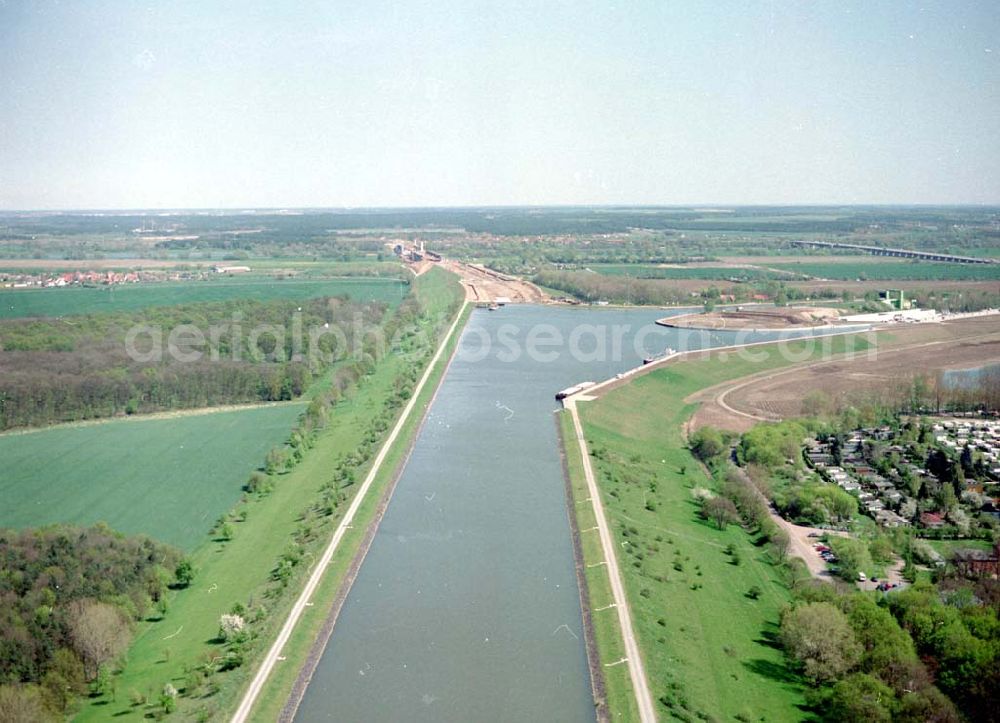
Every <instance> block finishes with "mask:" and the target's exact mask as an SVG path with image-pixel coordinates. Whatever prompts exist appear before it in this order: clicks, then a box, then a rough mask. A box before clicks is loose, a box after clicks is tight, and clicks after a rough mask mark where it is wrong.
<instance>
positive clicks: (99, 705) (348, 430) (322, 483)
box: [77, 270, 464, 721]
mask: <svg viewBox="0 0 1000 723" xmlns="http://www.w3.org/2000/svg"><path fill="white" fill-rule="evenodd" d="M414 293H416V294H418V295H419V296H420V299H421V302H422V305H423V313H422V315H421V317H420V319H419V321H418V325H419V327H420V328H421V330H422V331H423V332H425V333H431V332H433V334H432V335H431V336H432V338H429V339H428V341H427V347H428V351H429V352H431V353H432V352H433V350H434V349H435V348H436V347H437V345H438V343H439V341H440V339H439V338H438V337H437V336H436V334H438V333H443V332H444V331H445V330H447V329H448V328H449V326H450V324H451V321H452V319H453V318H454V316H450V317H449V318H443V315H445V314H447V313H448V312H449V310H453V309H456V308H462V307H460V306H456V304H460V300H461V299H462V298H463V296H464V294H463V290H462V288H461V286H460V284H459V283H458V281H457V279H456V278H455V277H454V276H453V275H452V274H449V273H447V272H445V271H441V270H434V271H431V272H428V273H427V274H424V275H423V276H421V277H420V278H419V279H417V280H415V281H414ZM460 328H461V327H460V324H459V326H458V327H457V329H460ZM457 338H458V335H457V332H456V334H455V335H454V336H453V339H452V341H451V345H452V347H453V345H454V344H455V343H457ZM448 357H449V354H444V355H442V360H441V361H440V362H439V363H438V364H437V365H436V368H435V369H434V371H433V373H432V376H431V378H430V379H429V383H428V384H427V385H425V387H424V390H423V392H422V394H421V396H420V398H418V403H417V404H416V405H415V407H414V409H413V413H412V414H411V417H410V418H409V420H408V422H407V424H406V425H405V429H404V430H403V431H402V433H401V435H400V437H399V438H398V439H397V443H396V444H395V445H394V447H393V449H392V450H391V452H390V454H389V456H388V457H387V458H386V460H385V462H384V464H383V467H382V468H381V469H382V472H381V473H380V474H379V476H378V478H377V479H376V481H375V483H374V484H373V488H372V489H370V490H369V494H368V496H367V497H366V498H365V501H364V503H363V504H362V505H361V506H360V508H359V510H358V512H357V514H356V516H355V518H354V522H353V527H352V528H351V529H350V530H348V532H347V534H346V535H345V537H344V538H343V540H342V544H341V545H340V546H339V548H338V549H337V552H336V554H335V555H334V557H333V560H332V561H331V563H330V565H329V566H328V568H327V571H328V572H327V574H326V575H325V577H324V580H323V583H322V586H321V587H320V588H319V590H318V592H317V594H316V596H315V602H316V604H315V606H313V607H311V608H309V610H308V612H307V613H306V614H305V615H304V616H303V617H302V619H301V620H300V623H299V626H298V627H297V628H296V631H295V634H294V636H293V637H292V639H291V640H290V641H289V643H288V644H287V646H286V647H285V649H284V651H283V657H284V658H285V660H284V661H282V662H281V663H280V664H279V666H278V667H277V668H276V669H275V671H274V674H273V677H272V678H271V680H270V681H269V684H268V686H267V687H266V688H265V690H264V694H263V695H262V697H261V699H260V700H259V703H258V708H257V709H256V710H255V718H256V719H259V720H274V719H276V718H277V714H278V712H279V711H280V709H281V707H282V705H283V704H284V700H285V697H287V693H288V691H289V690H290V688H291V686H292V684H293V682H294V680H295V676H296V674H297V672H298V669H299V667H300V665H301V663H302V661H303V659H304V658H305V655H306V653H307V652H308V650H309V644H310V643H311V641H312V639H313V638H314V636H315V635H316V632H317V631H318V630H319V628H320V627H321V626H322V623H323V621H324V619H325V617H326V612H327V611H328V610H329V607H330V603H331V601H332V600H333V598H334V596H335V593H336V590H337V589H338V587H339V585H340V583H341V582H342V580H343V579H344V575H345V573H346V572H347V570H348V568H349V566H350V563H351V561H352V559H353V558H354V555H355V553H356V551H357V550H358V547H359V545H360V543H361V541H362V539H363V537H364V534H365V530H366V528H367V526H368V523H369V522H370V521H371V520H372V519H373V517H374V516H375V512H376V509H377V507H378V502H379V500H380V498H381V497H382V494H383V493H384V491H385V489H386V487H387V486H388V484H389V482H390V481H391V480H392V479H393V477H394V475H395V473H396V470H397V468H398V467H399V465H400V463H401V461H402V460H403V459H404V458H405V456H406V453H407V451H408V449H409V446H410V444H411V441H412V439H413V438H414V436H415V434H416V431H417V429H418V428H419V424H420V421H421V419H422V418H423V413H424V411H425V410H426V408H427V406H428V404H429V402H430V399H431V397H432V396H433V392H434V390H435V389H436V387H437V383H438V381H439V380H440V378H441V376H442V375H443V373H444V369H445V367H446V366H447V359H448ZM426 359H428V360H429V359H430V355H428V356H427V357H426ZM413 364H414V362H413V361H412V360H411V359H409V358H407V357H406V356H404V355H401V354H388V355H387V356H385V357H384V358H383V359H382V360H381V361H380V362H379V363H377V364H376V365H375V367H374V370H373V371H372V372H371V373H370V374H369V375H368V376H365V377H363V378H362V379H361V381H360V382H359V383H358V384H357V385H356V386H355V387H354V388H353V389H351V390H350V391H349V392H348V393H347V394H346V395H345V397H344V398H343V399H342V400H341V401H340V402H338V403H337V404H336V406H335V407H334V408H333V409H332V411H331V414H330V418H329V422H328V424H327V426H326V427H325V428H324V429H323V430H322V431H321V432H320V433H319V434H318V435H317V436H316V438H315V440H314V442H313V444H312V448H311V449H309V451H308V452H306V453H305V455H304V457H303V459H302V461H301V462H300V463H299V464H298V465H296V466H295V467H293V468H292V469H291V471H290V472H288V473H287V474H282V475H279V476H277V477H276V478H275V479H274V481H273V489H272V490H271V491H270V492H269V493H267V494H264V495H246V496H245V497H244V500H243V501H242V502H241V503H240V504H238V505H237V507H236V508H234V509H233V510H232V511H231V512H230V513H229V515H228V516H227V521H228V522H227V524H226V525H225V527H226V528H227V533H228V534H223V535H217V536H216V537H215V538H214V539H211V540H206V542H205V543H204V544H203V545H201V546H200V547H198V548H197V549H196V550H195V551H194V552H193V553H192V554H191V560H192V562H193V565H194V568H195V570H196V576H195V579H194V582H193V583H192V584H191V586H190V587H188V588H186V589H182V590H178V591H175V592H173V593H171V595H170V596H169V598H168V610H167V612H166V614H165V615H164V616H163V617H162V618H161V619H158V620H150V621H147V622H143V623H142V624H141V625H140V627H139V628H138V630H137V633H136V636H135V638H134V640H133V642H132V645H131V647H130V649H129V651H128V654H127V662H126V663H125V664H124V665H123V666H122V669H121V670H120V672H119V673H118V674H116V675H114V676H113V677H112V678H111V680H110V682H109V684H108V686H107V687H106V692H105V694H103V695H100V696H96V697H92V698H90V699H88V700H87V701H86V702H85V703H84V706H83V708H82V710H81V711H80V712H79V713H78V715H77V719H78V720H84V721H87V720H107V719H109V718H111V717H115V718H121V719H123V720H134V719H141V718H144V717H149V716H153V717H157V716H160V715H163V714H164V712H165V710H166V708H168V707H169V708H172V709H176V712H175V713H174V714H173V715H180V716H182V717H184V718H185V719H194V720H222V719H224V718H225V717H227V714H228V713H229V712H230V711H231V710H232V709H233V708H234V707H235V705H236V703H237V701H238V699H239V696H240V695H241V693H242V690H243V689H244V687H245V686H246V684H247V682H248V681H249V679H250V677H251V676H252V673H253V671H254V668H255V666H256V663H257V662H258V661H259V659H260V658H261V656H262V655H263V654H264V652H265V651H266V650H267V648H268V646H269V645H270V643H271V641H272V640H273V639H274V637H275V635H276V634H277V631H278V630H279V629H280V627H281V625H282V623H283V622H284V620H285V617H286V616H287V614H288V611H289V610H290V608H291V606H292V604H293V602H294V600H295V597H296V594H297V591H298V590H299V589H300V588H301V586H302V584H303V582H304V580H305V579H306V578H307V576H308V574H309V573H310V572H311V571H312V569H311V568H312V565H311V561H312V560H313V559H316V558H318V557H319V555H320V554H321V553H322V550H323V549H324V547H325V546H326V544H327V542H328V540H329V539H330V536H331V535H332V534H333V531H334V530H335V529H336V527H337V525H338V522H339V520H340V519H341V518H342V517H343V514H344V512H345V510H346V508H347V506H348V504H349V503H350V501H351V499H352V498H353V496H354V494H355V492H356V490H357V488H358V487H359V486H360V485H359V484H357V483H355V484H351V485H348V486H346V487H343V488H340V489H339V491H340V492H341V493H342V494H343V499H342V500H341V502H340V503H339V504H338V505H337V506H336V508H335V509H334V510H333V511H332V512H330V513H329V514H326V513H322V512H320V513H317V512H316V510H317V506H318V503H319V502H320V500H322V499H323V492H324V489H327V488H328V487H329V483H330V480H331V476H332V474H333V471H334V468H335V467H336V464H337V462H338V460H341V459H344V458H348V457H350V456H351V455H353V454H355V452H356V451H357V450H358V449H359V448H361V447H362V446H368V447H371V446H374V445H378V444H380V443H381V441H382V439H384V438H385V436H386V435H387V434H388V430H389V429H391V428H392V426H393V424H394V423H395V421H396V419H397V418H398V416H399V412H400V411H401V409H402V407H400V408H399V409H397V411H396V413H395V414H394V415H393V417H392V420H391V422H392V423H390V424H389V425H387V426H385V428H384V429H383V431H381V433H379V434H378V435H377V439H375V440H373V439H372V433H373V423H375V422H376V421H377V420H379V419H380V415H383V414H384V410H385V408H386V401H387V400H388V399H390V398H391V397H392V396H393V395H394V394H396V393H397V392H398V386H397V385H398V382H399V380H400V378H401V377H400V375H401V373H404V372H405V373H406V374H412V372H413V369H412V367H413ZM420 371H422V370H420ZM375 428H377V427H375ZM370 464H371V462H370V461H369V462H368V463H366V464H364V465H363V466H361V467H359V468H358V470H357V472H358V476H357V477H358V480H360V479H361V478H363V476H364V475H365V474H366V473H367V471H368V468H369V467H370ZM191 504H192V505H197V499H196V498H194V497H192V500H191ZM226 537H228V539H225V538H226ZM290 555H294V557H292V558H291V559H297V563H295V564H294V565H293V566H291V567H290V568H289V570H290V572H288V570H285V569H284V568H285V567H286V566H284V565H283V564H282V561H283V560H286V559H289V556H290ZM279 572H282V573H285V572H288V574H284V575H277V573H279ZM237 606H239V608H242V609H243V610H244V611H245V612H244V613H243V614H244V615H245V616H246V619H247V622H248V624H249V629H250V634H249V636H248V639H247V640H246V641H245V644H243V645H242V646H241V647H240V648H239V652H238V655H237V656H233V655H232V652H233V647H232V646H231V645H230V646H228V647H227V646H224V645H223V641H221V640H219V639H218V635H219V627H220V624H219V623H220V616H221V615H222V614H223V613H229V612H230V611H232V610H233V609H234V608H237ZM227 668H228V670H227ZM167 685H170V686H172V687H173V688H174V689H176V690H177V691H178V692H179V695H177V696H176V697H174V700H173V702H172V703H170V702H166V701H165V700H164V696H163V693H164V689H165V686H167Z"/></svg>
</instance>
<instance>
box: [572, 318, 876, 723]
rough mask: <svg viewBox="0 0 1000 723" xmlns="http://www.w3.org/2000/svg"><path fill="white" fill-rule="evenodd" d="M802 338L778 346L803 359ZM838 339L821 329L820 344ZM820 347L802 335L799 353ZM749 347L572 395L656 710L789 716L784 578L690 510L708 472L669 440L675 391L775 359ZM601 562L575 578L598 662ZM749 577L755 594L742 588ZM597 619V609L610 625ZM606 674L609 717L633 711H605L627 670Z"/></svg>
mask: <svg viewBox="0 0 1000 723" xmlns="http://www.w3.org/2000/svg"><path fill="white" fill-rule="evenodd" d="M855 341H856V346H857V347H861V346H863V345H864V341H863V340H860V339H857V340H855ZM803 343H808V342H803ZM803 343H800V342H793V343H791V344H789V345H788V349H789V350H790V351H793V352H797V353H799V354H800V358H809V357H810V354H809V353H808V352H807V349H808V347H805V346H801V345H802V344H803ZM846 343H847V340H846V339H845V338H841V337H838V338H836V339H834V340H833V347H832V349H833V351H834V353H836V352H839V351H841V350H842V349H843V348H844V345H845V344H846ZM800 346H801V348H800ZM821 348H822V345H813V346H812V350H813V351H812V353H813V354H818V353H820V350H821ZM758 351H762V352H765V351H766V354H767V355H766V357H765V358H763V359H759V360H758V361H756V362H754V361H750V360H749V359H745V358H742V357H740V356H738V355H733V354H722V353H716V354H712V355H710V356H706V357H705V358H692V359H690V360H686V361H682V362H679V363H676V364H669V365H667V366H665V367H663V368H661V369H658V370H656V371H654V372H651V373H649V374H646V375H643V376H640V377H638V378H636V379H633V380H632V381H630V382H629V383H628V384H624V385H622V386H620V387H618V388H616V389H614V390H612V391H610V392H608V393H607V394H605V395H604V396H602V397H601V398H600V399H599V400H597V401H595V402H584V403H581V404H579V405H578V409H579V410H580V414H581V417H582V421H583V424H584V431H585V434H586V437H587V441H588V445H589V448H590V452H591V454H592V456H593V460H594V463H595V472H596V474H597V475H598V483H599V484H600V486H601V487H602V491H603V492H604V496H603V500H604V504H605V509H606V513H607V515H608V517H609V523H610V524H611V527H612V531H613V532H614V534H615V535H616V537H617V538H618V539H619V540H620V541H621V544H622V547H621V550H622V552H621V553H620V557H619V560H620V563H621V568H622V574H623V576H624V578H625V580H624V581H625V586H626V591H627V595H628V598H629V603H630V606H631V608H632V610H633V613H634V614H633V621H634V624H635V625H636V633H637V635H638V637H639V641H640V646H641V647H642V649H643V653H644V662H645V665H646V671H647V676H648V678H649V680H650V681H651V683H652V685H653V691H652V692H653V695H654V697H655V698H656V699H657V700H658V703H657V705H658V706H661V707H660V711H661V713H664V714H665V713H667V712H668V709H669V710H671V711H674V712H677V713H678V714H684V715H685V716H690V717H692V718H693V717H695V716H708V717H714V718H716V719H719V720H731V719H732V718H733V717H734V716H737V715H739V716H742V718H741V719H742V720H758V719H761V718H764V719H766V720H800V719H801V718H802V717H803V710H802V708H801V706H802V705H804V691H805V687H804V683H803V682H802V681H801V680H800V678H799V677H798V675H797V674H796V673H795V672H794V671H792V670H790V669H789V668H788V667H786V663H785V660H784V657H783V655H782V653H781V652H780V650H779V649H778V647H777V645H776V643H775V635H776V633H777V624H778V614H779V611H780V610H781V608H782V607H783V606H784V605H785V604H787V603H788V602H789V601H790V600H791V593H790V591H789V589H788V586H787V582H786V577H785V574H784V572H783V571H782V570H781V569H780V568H778V567H776V566H775V564H774V563H773V561H772V560H771V559H770V558H769V556H768V554H767V553H766V552H765V551H764V548H763V547H761V546H758V544H757V541H756V540H755V539H754V538H753V537H751V536H750V535H749V534H747V532H745V531H744V530H743V529H742V528H740V527H739V526H737V525H730V526H729V527H728V528H727V529H725V530H719V529H718V528H716V527H715V526H714V525H712V524H710V523H709V522H707V521H705V520H702V519H700V517H699V516H698V514H697V510H698V506H697V503H696V501H695V499H694V496H693V495H692V490H693V489H694V488H695V487H707V488H710V487H711V486H712V482H711V481H710V480H709V478H708V477H707V476H706V474H705V473H704V472H703V471H702V468H701V467H700V465H698V463H697V462H696V461H695V459H694V457H693V456H692V455H691V454H690V452H689V451H688V450H687V449H686V447H685V443H684V436H683V425H684V423H685V422H686V420H687V419H688V418H689V417H690V415H691V413H692V412H693V411H694V409H695V405H694V404H691V403H689V402H688V401H686V397H688V396H689V395H690V394H692V393H694V392H696V391H697V390H699V389H702V388H704V387H707V386H711V385H712V384H715V383H718V382H720V381H724V380H726V379H733V378H738V377H741V376H745V375H747V374H750V373H753V372H756V371H761V370H764V369H768V368H777V367H780V366H784V365H786V364H788V363H789V362H788V361H786V360H785V358H784V356H783V355H781V354H779V353H778V351H777V347H761V348H760V349H759V350H758ZM563 429H564V435H565V426H564V427H563ZM565 438H566V437H565V436H564V439H565ZM568 457H570V458H571V457H572V453H571V452H570V453H569V454H568ZM569 471H570V474H571V481H572V483H573V492H574V496H575V497H576V501H577V502H578V504H577V510H578V512H577V516H578V523H579V526H580V528H581V529H582V530H583V529H588V528H589V527H592V526H593V518H592V517H590V518H589V519H588V518H587V515H588V514H591V513H590V512H589V506H588V505H586V503H585V498H586V493H585V491H584V490H583V488H582V487H581V486H580V485H579V484H578V480H576V479H573V477H574V476H575V473H574V470H573V467H572V465H571V466H570V470H569ZM576 474H578V473H576ZM581 534H582V533H581ZM583 537H584V539H583V544H584V555H585V562H586V563H587V564H588V565H593V564H595V563H598V562H599V561H600V559H601V557H600V554H601V553H600V548H599V546H591V547H588V544H589V543H588V541H587V539H586V536H585V535H584V536H583ZM730 545H732V548H731V554H730V552H729V550H730V548H729V546H730ZM602 570H603V568H602V567H594V568H589V567H588V569H587V578H588V583H589V586H590V593H591V600H590V603H591V605H590V606H591V609H592V610H593V611H594V613H593V614H594V618H595V620H594V627H595V634H596V637H597V641H598V649H599V652H600V657H601V662H602V663H604V664H606V663H609V662H614V661H615V660H618V659H619V658H620V657H621V651H620V645H621V642H620V640H619V639H618V636H617V633H616V631H615V630H612V629H609V628H611V627H613V626H614V622H613V620H614V618H613V610H611V611H607V610H605V611H601V610H600V608H601V607H603V606H604V605H607V604H608V601H609V597H608V594H607V591H606V581H605V580H604V579H603V578H602V577H601V576H603V575H604V573H603V572H602ZM754 587H756V588H759V595H758V596H757V597H756V599H754V598H753V597H752V596H751V595H749V594H748V593H749V591H750V590H751V589H752V588H754ZM602 596H603V597H602ZM602 615H611V616H612V617H611V618H609V619H610V620H612V622H610V623H609V622H608V620H605V619H604V618H601V617H600V616H602ZM612 670H613V669H612ZM606 682H607V685H608V694H607V695H608V700H609V702H610V703H611V706H612V713H613V719H616V720H617V719H621V720H631V719H634V716H633V715H632V712H631V709H630V708H629V707H626V708H624V709H622V708H619V711H621V712H622V713H623V715H621V716H620V717H618V716H614V711H615V705H616V701H617V705H619V706H620V705H622V703H621V701H622V700H623V697H624V696H626V695H627V689H626V690H624V691H623V686H627V683H628V677H627V675H620V674H619V673H618V672H617V671H615V672H610V671H609V673H608V675H607V678H606Z"/></svg>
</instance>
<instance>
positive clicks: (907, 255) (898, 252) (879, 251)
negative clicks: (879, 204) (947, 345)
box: [791, 241, 1000, 264]
mask: <svg viewBox="0 0 1000 723" xmlns="http://www.w3.org/2000/svg"><path fill="white" fill-rule="evenodd" d="M791 243H792V245H793V246H815V247H819V248H828V249H847V250H850V251H862V252H864V253H866V254H872V255H874V256H897V257H899V258H904V259H920V260H921V261H947V262H949V263H953V264H996V263H1000V260H998V259H984V258H979V257H976V256H956V255H954V254H940V253H935V252H932V251H910V250H909V249H894V248H888V247H885V246H864V245H862V244H842V243H833V242H830V241H792V242H791Z"/></svg>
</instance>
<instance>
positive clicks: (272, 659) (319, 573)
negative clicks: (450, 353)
mask: <svg viewBox="0 0 1000 723" xmlns="http://www.w3.org/2000/svg"><path fill="white" fill-rule="evenodd" d="M464 309H465V304H464V303H463V305H462V308H461V309H459V311H458V314H457V315H456V316H455V320H454V321H453V322H452V323H451V327H449V329H448V333H447V334H445V335H444V339H443V340H442V341H441V344H440V346H438V349H437V352H436V353H435V354H434V358H433V359H431V362H430V364H428V365H427V369H426V370H424V374H423V376H422V377H420V381H419V382H418V383H417V386H416V387H415V388H414V390H413V394H411V395H410V401H409V402H407V404H406V406H405V407H404V408H403V413H402V414H400V415H399V421H397V422H396V426H395V427H393V428H392V432H391V433H390V434H389V436H388V437H387V438H386V440H385V442H384V443H383V445H382V448H381V449H380V450H379V453H378V455H377V456H376V457H375V462H374V463H373V464H372V467H371V470H369V472H368V476H367V477H365V481H364V482H363V483H362V485H361V487H360V488H359V489H358V493H357V494H356V495H355V496H354V500H353V501H352V502H351V505H350V507H348V508H347V513H346V514H345V515H344V519H343V520H342V521H341V523H340V526H339V527H337V531H336V532H334V534H333V538H332V539H331V540H330V544H329V545H327V547H326V550H325V551H324V552H323V556H322V557H321V558H320V559H319V563H318V564H317V565H316V568H315V569H314V570H313V573H312V575H310V576H309V580H308V581H307V582H306V586H305V587H304V588H303V589H302V594H301V595H299V599H298V600H296V601H295V605H294V606H292V609H291V612H289V613H288V617H287V618H286V619H285V624H284V625H283V626H282V627H281V632H279V633H278V638H277V639H276V640H275V641H274V644H273V645H271V648H270V649H269V650H268V651H267V655H266V656H264V660H263V662H262V663H261V665H260V668H259V669H258V670H257V674H256V675H254V678H253V680H252V681H251V683H250V687H249V688H247V691H246V693H245V694H244V695H243V699H242V700H241V701H240V705H239V707H238V708H237V709H236V712H235V713H234V714H233V717H232V723H244V721H246V720H247V719H248V718H249V717H250V713H251V711H252V710H253V705H254V702H256V700H257V696H258V695H260V692H261V690H262V689H263V687H264V684H265V683H266V682H267V678H268V676H269V675H270V674H271V669H272V668H274V664H275V663H276V662H278V659H279V656H280V655H281V649H282V648H283V647H284V646H285V643H287V642H288V638H289V637H291V634H292V631H293V630H294V629H295V625H296V624H297V623H298V622H299V618H300V617H302V613H303V611H304V610H305V609H306V608H307V607H308V606H309V599H310V598H311V597H312V596H313V593H314V592H315V591H316V587H317V586H318V585H319V583H320V580H321V579H322V578H323V574H324V573H325V572H326V566H327V565H329V564H330V560H331V559H332V558H333V553H334V552H335V551H336V550H337V547H338V546H339V545H340V541H341V540H342V539H343V537H344V534H345V533H346V532H347V530H348V529H350V527H351V523H352V522H353V521H354V515H355V514H356V513H357V511H358V508H359V507H360V506H361V503H362V502H363V501H364V498H365V496H366V495H367V493H368V489H369V488H370V487H371V486H372V483H373V482H374V481H375V476H376V475H377V474H378V472H379V470H380V469H381V468H382V462H383V461H385V457H386V455H387V454H388V453H389V450H390V449H391V448H392V445H393V443H395V441H396V437H397V436H399V432H400V430H401V429H402V428H403V425H404V424H405V423H406V420H407V419H409V417H410V413H411V412H412V411H413V408H414V406H415V405H416V402H417V399H418V398H419V397H420V392H421V391H423V388H424V385H425V384H426V383H427V380H428V379H429V378H430V375H431V371H433V369H434V365H435V364H437V362H438V360H439V359H440V358H441V355H442V354H443V353H444V350H445V347H447V346H448V341H449V340H450V339H451V337H452V335H453V334H454V333H455V328H456V327H457V326H458V322H459V320H460V319H461V318H462V312H463V311H464Z"/></svg>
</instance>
